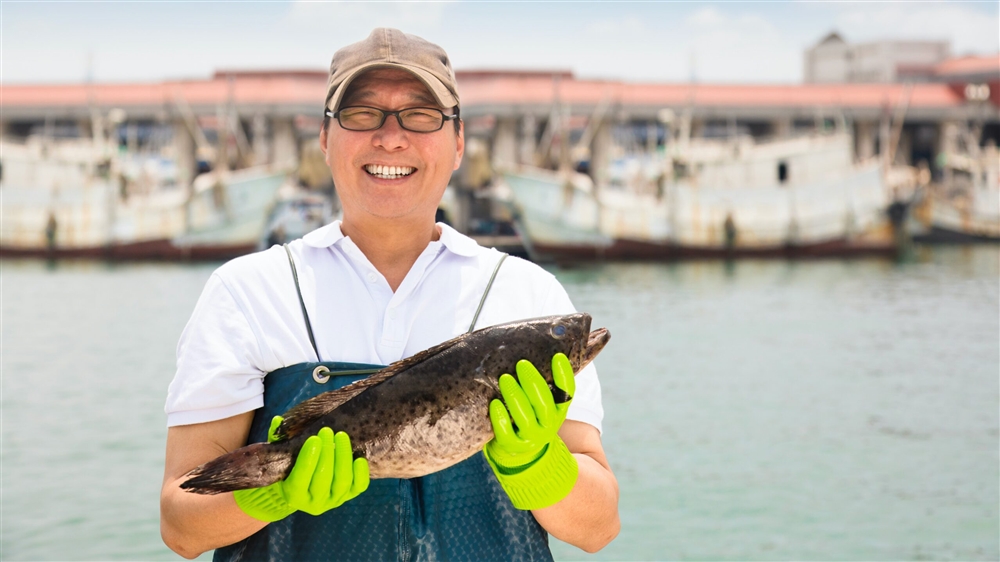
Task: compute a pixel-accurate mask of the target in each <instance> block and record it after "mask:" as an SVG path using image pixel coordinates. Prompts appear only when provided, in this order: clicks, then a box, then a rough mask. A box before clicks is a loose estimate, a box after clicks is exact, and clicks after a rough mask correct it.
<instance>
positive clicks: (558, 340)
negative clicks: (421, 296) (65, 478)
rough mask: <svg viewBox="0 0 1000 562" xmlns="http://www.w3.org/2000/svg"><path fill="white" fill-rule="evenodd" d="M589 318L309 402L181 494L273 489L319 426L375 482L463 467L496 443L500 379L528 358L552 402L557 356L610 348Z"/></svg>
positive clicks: (432, 353) (520, 326) (543, 324)
mask: <svg viewBox="0 0 1000 562" xmlns="http://www.w3.org/2000/svg"><path fill="white" fill-rule="evenodd" d="M590 321H591V318H590V315H589V314H584V313H577V314H570V315H567V316H549V317H545V318H537V319H532V320H523V321H518V322H511V323H508V324H499V325H496V326H491V327H488V328H483V329H481V330H477V331H475V332H472V333H468V334H463V335H461V336H458V337H457V338H454V339H452V340H449V341H446V342H444V343H442V344H440V345H437V346H434V347H432V348H430V349H427V350H425V351H421V352H420V353H418V354H416V355H414V356H412V357H410V358H408V359H404V360H402V361H397V362H395V363H393V364H392V365H389V366H388V367H386V368H384V369H382V370H381V371H379V372H377V373H375V374H373V375H371V376H369V377H368V378H366V379H363V380H360V381H358V382H355V383H353V384H351V385H348V386H345V387H343V388H339V389H337V390H332V391H330V392H325V393H323V394H320V395H319V396H316V397H314V398H311V399H309V400H306V401H304V402H302V403H300V404H298V405H297V406H295V407H294V408H292V409H291V410H289V411H288V412H287V413H286V414H285V415H284V421H282V422H281V425H280V426H279V427H278V429H277V430H276V432H275V434H276V436H277V441H275V442H273V443H255V444H252V445H247V446H246V447H243V448H241V449H237V450H235V451H233V452H231V453H228V454H225V455H222V456H221V457H219V458H217V459H215V460H212V461H209V462H207V463H205V464H203V465H201V466H199V467H198V468H196V469H194V470H193V471H191V472H190V473H189V474H188V476H189V479H188V480H186V481H185V482H183V483H182V484H181V488H184V489H186V490H188V491H189V492H194V493H198V494H219V493H223V492H231V491H233V490H241V489H246V488H258V487H261V486H267V485H268V484H273V483H274V482H277V481H279V480H282V479H284V478H286V477H287V476H288V474H289V473H290V472H291V469H292V464H293V463H294V460H295V458H296V457H297V455H298V452H299V449H300V448H301V447H302V444H303V443H304V442H305V440H306V439H307V438H308V437H309V436H311V435H316V434H317V433H318V432H319V430H320V429H321V428H323V427H330V428H332V429H334V430H335V431H344V432H347V434H348V435H349V436H350V437H351V445H352V447H353V448H354V454H355V456H356V457H357V456H361V457H364V458H366V459H368V464H369V471H370V475H371V477H372V478H414V477H417V476H425V475H427V474H431V473H433V472H437V471H439V470H443V469H445V468H448V467H449V466H452V465H454V464H457V463H459V462H461V461H463V460H465V459H467V458H469V457H470V456H472V455H474V454H475V453H476V452H478V451H479V450H481V449H482V448H483V446H484V445H485V444H486V443H487V442H488V441H489V440H490V439H492V438H493V427H492V425H491V424H490V418H489V404H490V402H491V401H492V400H493V399H494V398H500V389H499V384H498V381H499V379H500V375H502V374H504V373H511V374H514V373H515V370H514V365H515V364H516V363H517V361H519V360H521V359H527V360H529V361H531V362H532V363H533V364H534V365H535V367H537V368H538V370H539V372H540V373H541V374H542V376H543V377H545V380H546V381H548V383H549V388H550V389H552V390H553V396H554V397H555V398H556V402H565V401H566V400H567V399H568V398H569V397H568V396H566V395H565V393H564V392H562V391H561V390H560V389H558V388H557V387H555V386H554V384H553V382H552V356H553V355H555V354H556V353H564V354H566V356H567V357H568V358H569V360H570V363H572V365H573V372H574V373H579V372H580V369H582V368H583V367H585V366H586V365H587V364H589V363H590V362H591V361H593V360H594V357H596V356H597V354H598V353H600V351H601V349H603V348H604V345H605V344H606V343H608V339H610V337H611V335H610V334H609V333H608V331H607V330H606V329H604V328H601V329H598V330H594V331H593V332H591V331H590Z"/></svg>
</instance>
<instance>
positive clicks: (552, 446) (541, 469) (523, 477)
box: [483, 353, 579, 509]
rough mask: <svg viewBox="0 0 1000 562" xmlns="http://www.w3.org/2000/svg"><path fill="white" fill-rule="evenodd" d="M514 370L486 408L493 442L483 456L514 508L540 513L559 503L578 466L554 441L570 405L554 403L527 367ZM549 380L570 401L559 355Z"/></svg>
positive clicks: (572, 386) (567, 369) (572, 383)
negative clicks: (514, 373)
mask: <svg viewBox="0 0 1000 562" xmlns="http://www.w3.org/2000/svg"><path fill="white" fill-rule="evenodd" d="M516 370H517V380H515V379H514V377H512V376H510V375H509V374H504V375H503V376H501V377H500V394H501V395H502V396H503V402H501V401H499V400H494V401H493V402H491V403H490V421H491V422H492V423H493V432H494V434H495V437H494V438H493V439H492V440H490V442H489V443H487V444H486V447H485V448H484V449H483V453H484V454H485V455H486V460H487V462H489V464H490V466H491V467H493V472H494V474H496V476H497V480H499V481H500V486H502V487H503V489H504V491H505V492H507V495H508V496H509V497H510V500H511V502H512V503H513V504H514V507H516V508H518V509H541V508H543V507H549V506H550V505H554V504H555V503H557V502H559V500H561V499H563V498H565V497H566V496H567V495H568V494H569V493H570V491H571V490H572V489H573V485H574V484H576V477H577V472H578V471H579V467H578V466H577V464H576V459H575V458H574V457H573V454H572V453H570V452H569V449H568V448H567V447H566V444H565V443H563V440H562V439H560V438H559V428H560V427H561V426H562V423H563V421H565V420H566V412H567V411H568V410H569V404H570V402H565V403H563V404H556V403H555V400H554V399H553V397H552V391H551V390H549V385H548V383H546V382H545V379H544V378H543V377H542V375H541V374H540V373H539V372H538V369H536V368H535V366H534V365H532V364H531V363H530V362H528V361H524V360H522V361H518V363H517V366H516ZM552 378H553V382H555V385H556V386H557V387H559V388H560V389H562V390H563V391H565V392H566V393H567V394H569V396H570V400H571V401H572V396H573V393H574V392H576V379H575V378H574V377H573V366H572V365H571V364H570V362H569V359H567V358H566V356H565V355H563V354H562V353H557V354H556V355H555V356H554V357H553V358H552ZM518 381H520V383H518ZM504 403H506V407H504ZM508 411H509V414H508ZM512 419H513V423H512V422H511V420H512ZM514 424H517V429H516V430H515V429H514Z"/></svg>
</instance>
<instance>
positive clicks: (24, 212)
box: [0, 137, 287, 259]
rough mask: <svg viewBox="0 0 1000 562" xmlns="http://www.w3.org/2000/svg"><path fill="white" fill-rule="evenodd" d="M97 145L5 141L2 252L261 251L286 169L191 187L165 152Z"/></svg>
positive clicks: (142, 255)
mask: <svg viewBox="0 0 1000 562" xmlns="http://www.w3.org/2000/svg"><path fill="white" fill-rule="evenodd" d="M116 148H117V147H113V148H110V149H109V148H108V145H107V144H105V143H96V142H93V141H90V140H88V139H59V140H56V139H46V138H38V137H31V138H28V139H27V140H26V141H25V142H14V141H6V140H5V142H4V150H3V154H2V159H0V221H2V222H0V256H8V257H9V256H47V257H54V258H62V257H99V258H109V259H228V258H231V257H235V256H238V255H241V254H245V253H248V252H252V251H254V250H255V249H256V248H257V247H258V244H259V241H260V239H261V237H262V236H263V233H264V229H265V225H266V221H267V216H268V213H269V211H270V209H271V206H272V204H273V202H274V198H275V194H276V192H277V191H278V189H279V188H280V187H281V186H282V184H284V183H285V182H286V181H287V173H286V172H284V171H277V170H272V169H271V168H269V167H267V166H258V167H250V168H245V169H241V170H233V171H228V170H224V169H223V170H216V171H210V172H207V173H202V174H201V175H198V176H197V177H196V178H195V179H194V181H192V182H190V183H189V184H183V183H181V182H178V181H177V177H176V176H177V174H176V166H175V165H174V163H173V161H172V160H171V159H170V158H164V157H162V156H160V155H158V154H143V155H140V154H131V153H128V152H126V151H118V150H116Z"/></svg>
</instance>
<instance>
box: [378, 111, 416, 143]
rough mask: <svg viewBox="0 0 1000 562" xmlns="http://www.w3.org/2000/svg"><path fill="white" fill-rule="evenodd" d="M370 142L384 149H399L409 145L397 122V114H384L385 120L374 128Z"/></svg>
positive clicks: (403, 130)
mask: <svg viewBox="0 0 1000 562" xmlns="http://www.w3.org/2000/svg"><path fill="white" fill-rule="evenodd" d="M372 142H373V143H374V144H375V146H381V147H382V148H384V149H386V150H399V149H401V148H406V147H407V146H409V144H410V139H409V136H408V135H407V131H406V129H404V128H403V126H402V124H401V123H400V122H399V114H396V115H386V116H385V122H384V123H382V126H381V127H379V128H378V129H376V131H375V136H374V137H372Z"/></svg>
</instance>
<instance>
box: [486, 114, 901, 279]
mask: <svg viewBox="0 0 1000 562" xmlns="http://www.w3.org/2000/svg"><path fill="white" fill-rule="evenodd" d="M647 156H648V157H647V158H646V159H645V160H644V161H643V160H642V159H634V158H633V159H631V160H625V161H624V163H623V162H622V161H619V162H618V163H617V164H613V165H612V166H611V167H610V169H609V172H608V176H609V180H608V181H607V182H605V184H604V185H600V184H595V183H594V182H593V181H592V180H591V178H590V177H589V176H586V175H583V174H579V173H574V172H568V171H565V170H564V171H551V170H543V169H539V168H529V167H525V166H521V167H519V168H518V169H516V170H511V171H508V172H505V173H503V179H504V183H505V185H506V189H507V190H509V194H510V199H511V203H512V205H513V207H514V212H515V217H516V224H517V226H518V230H519V234H520V235H521V237H522V240H523V241H524V243H525V246H526V247H527V249H528V252H529V254H530V255H531V256H532V258H533V259H537V260H577V259H594V258H607V259H673V258H692V257H810V256H815V257H819V256H848V255H893V254H894V253H895V252H896V250H897V247H898V244H899V242H898V239H899V235H898V231H899V228H898V226H896V223H898V222H899V221H900V218H899V217H897V218H896V221H895V222H894V221H893V220H892V218H891V217H890V213H888V212H887V210H888V209H889V208H890V206H891V205H893V203H896V204H897V205H899V204H900V203H899V202H898V201H894V200H893V197H892V193H891V190H890V189H888V188H887V187H886V181H885V177H884V174H883V170H882V164H881V162H880V161H878V160H877V159H872V160H870V161H867V162H854V158H853V149H852V139H851V137H850V135H849V134H847V133H846V132H835V133H826V134H820V133H815V134H810V135H804V136H800V137H795V138H782V139H777V140H772V141H763V142H762V141H755V140H753V139H752V138H749V137H741V138H739V139H725V140H718V139H690V140H688V141H687V142H686V143H684V145H683V146H679V147H675V148H674V150H673V152H672V153H667V152H666V151H665V153H664V154H661V155H657V156H656V157H652V156H649V155H647ZM902 212H903V214H904V215H905V206H904V207H903V209H902Z"/></svg>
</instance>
